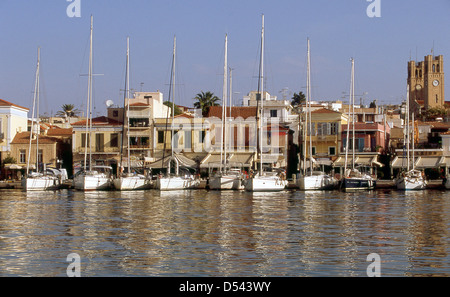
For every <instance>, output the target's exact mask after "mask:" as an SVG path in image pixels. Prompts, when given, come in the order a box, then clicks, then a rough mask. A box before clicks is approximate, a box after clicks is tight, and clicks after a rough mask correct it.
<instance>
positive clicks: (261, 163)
mask: <svg viewBox="0 0 450 297" xmlns="http://www.w3.org/2000/svg"><path fill="white" fill-rule="evenodd" d="M260 59H261V63H260V78H259V79H260V86H261V89H260V101H261V111H260V117H259V143H260V145H259V150H260V152H259V153H260V156H259V160H260V167H259V175H260V176H262V175H263V147H262V145H263V141H262V137H263V120H264V103H263V102H264V14H263V15H262V29H261V58H260Z"/></svg>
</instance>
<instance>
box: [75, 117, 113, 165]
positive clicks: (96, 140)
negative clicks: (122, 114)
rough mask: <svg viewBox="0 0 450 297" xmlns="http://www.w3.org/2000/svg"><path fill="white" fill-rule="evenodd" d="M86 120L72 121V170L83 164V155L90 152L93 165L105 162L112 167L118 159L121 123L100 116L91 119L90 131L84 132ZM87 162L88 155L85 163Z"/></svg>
mask: <svg viewBox="0 0 450 297" xmlns="http://www.w3.org/2000/svg"><path fill="white" fill-rule="evenodd" d="M86 123H88V121H87V120H83V121H79V122H76V123H73V124H72V126H73V136H72V155H73V163H74V170H75V171H77V170H79V169H80V168H81V167H82V166H83V165H84V155H85V151H86V146H87V153H88V154H89V152H91V154H92V160H93V165H94V164H99V165H100V164H105V165H111V166H113V168H114V167H116V166H117V163H118V162H119V161H120V155H121V154H120V153H121V144H122V123H120V122H118V121H116V120H113V119H110V118H108V117H105V116H102V117H97V118H94V119H92V130H91V133H88V135H87V134H86ZM88 124H90V123H88ZM88 162H89V157H88V160H87V163H88Z"/></svg>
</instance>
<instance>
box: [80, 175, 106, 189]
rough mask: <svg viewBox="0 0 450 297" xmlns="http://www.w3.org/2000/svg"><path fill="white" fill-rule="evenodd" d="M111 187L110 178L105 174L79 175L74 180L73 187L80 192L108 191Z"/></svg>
mask: <svg viewBox="0 0 450 297" xmlns="http://www.w3.org/2000/svg"><path fill="white" fill-rule="evenodd" d="M111 186H112V182H111V178H110V177H109V176H107V175H105V174H97V175H85V174H80V175H78V176H76V177H75V178H74V187H75V189H76V190H80V191H101V190H110V189H111Z"/></svg>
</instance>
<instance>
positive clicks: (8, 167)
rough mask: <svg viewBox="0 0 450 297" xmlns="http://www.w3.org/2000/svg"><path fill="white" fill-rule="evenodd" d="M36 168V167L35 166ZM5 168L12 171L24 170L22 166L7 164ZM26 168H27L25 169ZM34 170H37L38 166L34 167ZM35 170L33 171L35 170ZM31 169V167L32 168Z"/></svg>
mask: <svg viewBox="0 0 450 297" xmlns="http://www.w3.org/2000/svg"><path fill="white" fill-rule="evenodd" d="M33 166H34V165H33ZM5 168H6V169H10V170H19V169H22V166H20V165H17V164H6V165H5ZM25 168H26V167H25ZM34 168H36V166H34ZM34 168H33V169H34ZM30 169H31V166H30Z"/></svg>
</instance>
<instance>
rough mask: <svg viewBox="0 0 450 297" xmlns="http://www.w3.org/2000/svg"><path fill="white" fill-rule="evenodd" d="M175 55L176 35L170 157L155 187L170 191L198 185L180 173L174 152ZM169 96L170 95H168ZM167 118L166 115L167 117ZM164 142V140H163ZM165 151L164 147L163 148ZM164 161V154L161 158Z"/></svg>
mask: <svg viewBox="0 0 450 297" xmlns="http://www.w3.org/2000/svg"><path fill="white" fill-rule="evenodd" d="M175 56H176V37H174V39H173V57H172V75H171V89H172V92H171V95H172V96H171V97H172V125H171V131H172V133H171V135H172V141H171V157H170V159H169V162H168V164H167V174H166V176H159V177H158V179H157V180H156V188H157V189H158V190H160V191H171V190H185V189H196V188H198V186H199V185H200V180H199V179H196V178H194V177H193V176H192V175H190V174H186V175H180V172H179V171H180V165H179V161H178V159H177V157H176V155H175V154H174V139H175V137H174V117H175V100H174V99H173V97H174V86H175ZM169 97H170V95H169ZM169 101H170V98H169ZM167 120H168V117H167ZM166 132H167V131H166ZM164 143H165V140H164ZM164 151H165V149H164ZM171 161H174V162H175V172H174V175H171V163H172V162H171ZM162 162H164V156H163V158H162Z"/></svg>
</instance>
